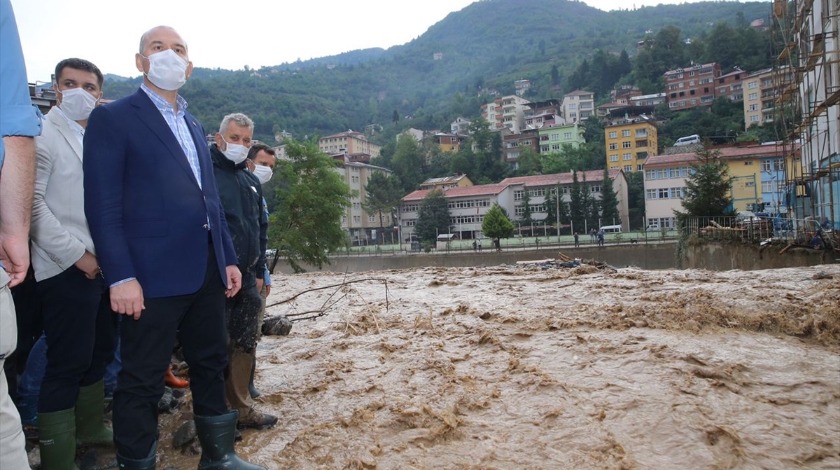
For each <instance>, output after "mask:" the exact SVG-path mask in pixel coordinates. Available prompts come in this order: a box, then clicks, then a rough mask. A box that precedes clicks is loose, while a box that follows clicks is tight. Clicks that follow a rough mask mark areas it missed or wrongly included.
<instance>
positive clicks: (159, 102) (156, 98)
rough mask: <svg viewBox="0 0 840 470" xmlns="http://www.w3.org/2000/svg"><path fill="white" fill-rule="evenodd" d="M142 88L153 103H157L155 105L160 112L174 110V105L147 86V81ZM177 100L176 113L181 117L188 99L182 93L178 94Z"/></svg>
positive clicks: (142, 84) (141, 85)
mask: <svg viewBox="0 0 840 470" xmlns="http://www.w3.org/2000/svg"><path fill="white" fill-rule="evenodd" d="M140 89H141V90H143V91H144V92H145V93H146V94H147V95H148V96H149V99H151V100H152V103H154V104H155V106H156V107H157V109H158V110H159V111H160V112H164V111H167V110H170V111H171V110H172V105H171V104H169V101H166V99H164V98H163V97H162V96H160V95H159V94H157V92H155V91H154V90H152V89H151V88H149V87H148V86H146V84H145V83H141V84H140ZM175 101H176V102H177V103H178V110H177V111H176V112H175V115H176V116H178V117H179V118H180V117H181V116H183V115H184V112H185V111H186V110H187V100H185V99H184V97H182V96H181V95H177V97H176V98H175Z"/></svg>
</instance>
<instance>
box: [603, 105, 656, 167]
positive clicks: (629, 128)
mask: <svg viewBox="0 0 840 470" xmlns="http://www.w3.org/2000/svg"><path fill="white" fill-rule="evenodd" d="M604 145H605V147H606V151H607V168H609V169H620V170H624V172H625V173H630V172H634V171H642V170H643V169H644V163H645V160H646V159H647V158H648V157H649V156H651V155H656V154H657V153H658V148H659V139H658V134H657V130H656V125H655V124H654V122H653V120H652V119H650V118H642V117H640V118H638V119H621V120H617V121H612V122H609V123H607V125H605V126H604Z"/></svg>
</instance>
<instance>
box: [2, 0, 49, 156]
mask: <svg viewBox="0 0 840 470" xmlns="http://www.w3.org/2000/svg"><path fill="white" fill-rule="evenodd" d="M0 109H2V110H3V112H2V113H0V135H2V137H8V136H27V137H35V136H37V135H41V119H40V116H39V114H40V113H39V112H38V108H36V107H34V106H33V105H32V100H31V99H30V98H29V84H28V82H27V79H26V64H25V63H24V60H23V50H22V49H21V47H20V37H19V36H18V28H17V23H16V22H15V13H14V11H13V10H12V3H11V1H10V0H0ZM5 155H6V148H5V146H4V145H3V143H2V140H0V168H2V165H3V159H4V156H5Z"/></svg>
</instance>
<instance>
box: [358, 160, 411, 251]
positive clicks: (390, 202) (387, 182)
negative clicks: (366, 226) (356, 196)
mask: <svg viewBox="0 0 840 470" xmlns="http://www.w3.org/2000/svg"><path fill="white" fill-rule="evenodd" d="M365 195H366V197H365V202H363V203H362V208H363V209H364V210H365V212H367V213H368V214H370V215H377V216H378V217H379V228H380V231H379V233H380V234H382V235H381V236H382V237H383V238H384V236H385V230H384V228H385V216H386V215H388V216H390V214H391V213H392V212H393V211H394V208H395V207H397V205H398V204H399V203H400V199H401V198H402V196H403V191H402V187H401V186H400V182H399V181H398V180H397V179H396V178H395V177H393V176H391V175H389V174H387V173H385V172H384V171H376V172H374V173H373V174H371V175H370V177H369V178H368V180H367V184H366V185H365ZM389 226H390V218H389ZM377 242H379V240H377Z"/></svg>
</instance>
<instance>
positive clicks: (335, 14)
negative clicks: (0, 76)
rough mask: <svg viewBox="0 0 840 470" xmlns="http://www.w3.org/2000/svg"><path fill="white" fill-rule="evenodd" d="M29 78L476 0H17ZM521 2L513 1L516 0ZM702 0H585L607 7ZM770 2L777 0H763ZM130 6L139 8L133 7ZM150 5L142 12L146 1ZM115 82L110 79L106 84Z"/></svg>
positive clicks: (219, 50) (320, 49) (346, 30)
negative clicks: (154, 34)
mask: <svg viewBox="0 0 840 470" xmlns="http://www.w3.org/2000/svg"><path fill="white" fill-rule="evenodd" d="M11 1H12V6H13V8H14V11H15V16H16V18H17V23H18V29H19V30H20V35H21V42H22V44H23V53H24V56H25V58H26V65H27V70H28V75H29V77H28V78H29V81H30V82H35V81H40V82H43V81H49V80H50V74H51V73H52V71H53V69H54V68H55V64H56V63H57V62H58V61H59V60H61V59H65V58H67V57H81V58H83V59H87V60H90V61H91V62H93V63H95V64H96V65H97V66H99V68H100V69H101V70H102V71H103V72H104V73H113V74H117V75H122V76H127V77H135V76H137V75H139V72H137V69H136V68H135V66H134V53H135V52H137V49H138V46H139V41H140V36H141V35H142V34H143V33H144V32H145V31H146V30H148V29H149V28H151V27H153V26H156V25H161V24H165V25H169V26H172V27H174V28H175V29H177V30H178V32H179V33H180V34H181V36H182V37H183V38H184V39H185V40H186V41H187V43H188V45H189V48H190V59H191V60H192V61H193V64H194V65H195V66H196V67H206V68H223V69H231V70H238V69H241V68H243V67H244V66H246V65H248V66H249V67H251V68H259V67H262V66H268V65H279V64H282V63H284V62H294V61H296V60H298V59H301V60H307V59H311V58H316V57H325V56H330V55H336V54H340V53H342V52H347V51H352V50H356V49H365V48H370V47H382V48H388V47H391V46H395V45H400V44H405V43H407V42H409V41H411V40H412V39H414V38H416V37H418V36H420V35H422V34H423V33H424V32H426V30H427V29H428V28H429V27H430V26H432V25H434V24H435V23H437V22H439V21H440V20H442V19H444V18H445V17H446V15H448V14H449V13H451V12H453V11H459V10H461V9H463V8H464V7H466V6H467V5H469V4H471V3H473V2H474V0H423V1H417V0H349V1H340V0H339V1H326V0H301V1H284V0H233V1H219V0H202V1H199V0H142V1H139V2H127V1H122V0H81V1H72V0H11ZM512 1H513V0H512ZM696 1H698V0H584V3H587V4H588V5H590V6H593V7H595V8H599V9H601V10H605V11H609V10H615V9H633V8H638V7H641V6H653V5H657V4H660V3H695V2H696ZM764 1H769V0H764ZM131 5H136V6H137V7H138V8H137V9H135V10H132V9H131V8H130V6H131ZM140 7H142V10H141V9H140ZM106 86H107V85H106Z"/></svg>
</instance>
